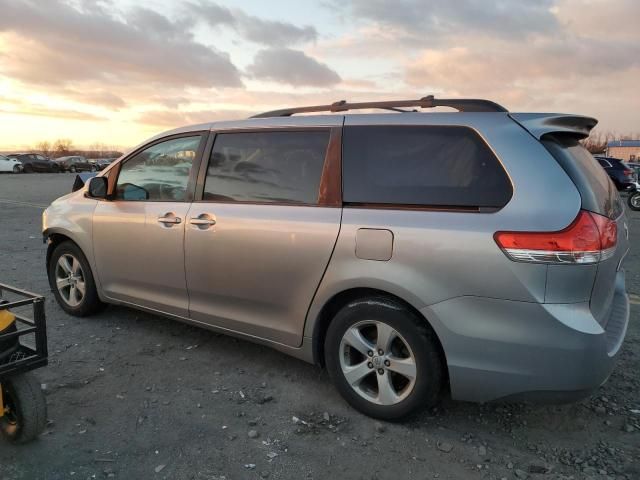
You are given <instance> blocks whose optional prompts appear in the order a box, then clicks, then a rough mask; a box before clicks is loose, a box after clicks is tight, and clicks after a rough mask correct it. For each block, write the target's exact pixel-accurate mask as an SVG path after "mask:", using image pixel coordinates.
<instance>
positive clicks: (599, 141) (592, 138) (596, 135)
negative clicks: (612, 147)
mask: <svg viewBox="0 0 640 480" xmlns="http://www.w3.org/2000/svg"><path fill="white" fill-rule="evenodd" d="M614 140H640V133H636V134H633V135H622V134H620V133H615V132H601V131H599V130H594V131H592V132H591V134H590V135H589V137H587V138H585V139H584V140H582V145H584V147H585V148H586V149H587V150H589V151H590V152H591V153H603V152H604V151H605V150H606V149H607V144H608V143H609V142H611V141H614Z"/></svg>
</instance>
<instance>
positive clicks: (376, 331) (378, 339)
mask: <svg viewBox="0 0 640 480" xmlns="http://www.w3.org/2000/svg"><path fill="white" fill-rule="evenodd" d="M325 361H326V365H327V370H328V372H329V376H330V377H331V379H332V381H333V382H334V384H335V385H336V387H337V388H338V390H339V391H340V393H341V394H342V396H343V397H344V398H345V399H346V400H347V401H348V402H349V403H350V404H351V406H353V407H354V408H355V409H357V410H359V411H360V412H362V413H364V414H366V415H369V416H371V417H375V418H380V419H383V420H395V419H399V418H401V417H404V416H407V415H409V414H411V413H414V412H415V411H417V410H418V409H421V408H424V407H430V406H433V405H435V404H436V403H437V402H438V400H439V398H440V392H441V390H442V383H443V379H444V377H445V376H444V368H445V365H444V362H443V359H442V358H441V354H440V347H439V343H438V341H437V339H436V337H435V334H434V333H433V331H432V330H431V328H430V327H429V326H428V325H427V324H426V323H425V321H424V319H422V318H419V317H418V316H417V315H416V314H415V313H413V312H411V311H410V310H408V309H406V308H404V307H403V306H401V305H399V304H397V303H395V302H393V301H392V300H390V299H387V298H384V297H376V298H368V299H362V300H357V301H354V302H352V303H350V304H348V305H347V306H345V307H344V308H343V309H342V310H340V312H338V314H337V315H336V316H335V318H334V319H333V321H332V322H331V324H330V326H329V329H328V331H327V336H326V341H325Z"/></svg>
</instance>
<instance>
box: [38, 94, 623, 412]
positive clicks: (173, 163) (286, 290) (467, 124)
mask: <svg viewBox="0 0 640 480" xmlns="http://www.w3.org/2000/svg"><path fill="white" fill-rule="evenodd" d="M436 106H439V107H450V108H452V109H454V110H457V111H451V112H446V111H445V112H430V113H426V112H424V111H422V110H424V109H428V108H431V107H436ZM376 109H382V110H389V111H390V112H387V113H369V112H371V111H375V110H376ZM354 110H366V111H365V112H364V113H361V114H345V112H348V111H354ZM313 113H315V115H308V114H313ZM300 114H307V115H300ZM595 124H596V120H595V119H593V118H589V117H584V116H578V115H564V114H543V113H509V112H508V111H507V110H505V109H504V108H503V107H501V106H500V105H498V104H496V103H493V102H490V101H487V100H465V99H462V100H442V99H434V98H433V97H432V96H429V97H424V98H422V99H419V100H408V101H389V102H369V103H347V102H344V101H342V102H337V103H334V104H332V105H322V106H314V107H303V108H294V109H284V110H277V111H273V112H267V113H263V114H260V115H257V116H256V117H253V118H250V119H247V120H240V121H231V122H216V123H208V124H202V125H195V126H190V127H184V128H179V129H176V130H172V131H170V132H166V133H163V134H161V135H158V136H156V137H154V138H152V139H151V140H149V141H147V142H145V143H144V144H142V145H140V146H139V147H137V148H135V149H134V150H133V151H132V152H131V153H129V154H128V155H125V156H124V157H122V158H121V159H119V160H118V161H116V162H114V163H113V164H112V165H110V166H109V167H108V168H107V169H105V170H104V171H103V172H100V173H99V174H98V175H97V176H96V177H94V178H91V179H90V181H89V182H88V183H87V184H86V185H84V186H81V188H80V189H79V190H77V191H75V192H73V193H71V194H69V195H66V196H64V197H62V198H60V199H58V200H56V201H54V202H53V203H52V204H51V206H49V208H47V210H46V211H45V212H44V215H43V233H44V237H45V239H46V241H47V243H48V250H47V271H48V276H49V281H50V284H51V288H52V290H53V292H54V294H55V297H56V299H57V301H58V303H59V304H60V306H61V307H62V308H63V309H64V310H65V311H66V312H68V313H69V314H71V315H76V316H85V315H90V314H92V313H95V312H97V311H98V310H99V309H100V308H101V307H102V306H103V305H104V304H107V303H110V304H120V305H127V306H130V307H133V308H138V309H143V310H146V311H149V312H153V313H157V314H161V315H165V316H168V317H171V318H175V319H177V320H180V321H184V322H187V323H191V324H194V325H198V326H202V327H204V328H210V329H213V330H216V331H220V332H224V333H228V334H230V335H235V336H238V337H241V338H244V339H247V340H250V341H253V342H258V343H261V344H265V345H269V346H271V347H273V348H275V349H278V350H280V351H282V352H285V353H287V354H289V355H292V356H294V357H298V358H301V359H304V360H306V361H308V362H314V363H318V364H321V365H323V366H325V367H326V369H327V370H328V373H329V375H330V377H331V379H332V381H333V382H334V384H335V386H336V388H337V389H338V390H339V391H340V393H341V394H342V395H343V396H344V398H345V399H346V400H347V401H348V402H349V403H350V404H351V405H352V406H353V407H355V408H356V409H358V410H360V411H361V412H364V413H366V414H367V415H371V416H373V417H377V418H381V419H396V418H400V417H402V416H405V415H407V414H409V413H411V412H414V411H415V410H416V409H419V408H423V407H428V406H431V405H434V403H436V402H437V401H438V399H439V398H440V397H441V395H442V394H444V393H449V394H450V395H451V397H452V398H453V399H459V400H468V401H476V402H486V401H490V400H494V399H531V400H536V399H540V400H546V401H560V400H567V399H576V398H580V397H584V396H586V395H588V394H589V393H590V392H592V391H593V390H594V389H596V388H597V387H598V386H599V385H601V384H602V383H603V382H605V381H606V379H607V378H608V376H609V375H610V373H611V371H612V368H613V366H614V361H615V358H616V355H617V353H618V351H619V350H620V347H621V344H622V342H623V339H624V336H625V332H626V329H627V323H628V318H629V302H628V297H627V295H626V293H625V278H624V270H623V269H622V263H623V259H624V257H625V255H626V254H627V251H628V247H629V239H628V227H627V221H626V217H625V213H624V208H623V205H622V203H621V200H620V197H619V195H618V193H617V191H616V188H615V186H614V185H613V183H612V182H611V181H610V180H609V178H608V176H607V174H606V173H605V172H604V170H603V169H602V168H601V167H600V166H599V165H598V163H597V161H596V160H594V158H593V157H592V156H591V155H590V154H589V153H588V152H587V151H586V150H585V149H584V148H583V147H582V146H581V144H580V143H579V140H580V139H582V138H585V137H586V136H587V135H588V134H589V131H590V130H591V129H592V128H593V126H594V125H595ZM81 185H82V183H81Z"/></svg>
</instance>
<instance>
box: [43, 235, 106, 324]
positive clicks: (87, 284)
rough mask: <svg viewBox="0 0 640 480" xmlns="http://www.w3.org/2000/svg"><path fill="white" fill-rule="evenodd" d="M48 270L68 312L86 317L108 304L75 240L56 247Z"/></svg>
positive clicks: (63, 306) (58, 298) (53, 285)
mask: <svg viewBox="0 0 640 480" xmlns="http://www.w3.org/2000/svg"><path fill="white" fill-rule="evenodd" d="M48 274H49V285H50V286H51V290H53V294H54V296H55V297H56V301H57V302H58V304H59V305H60V306H61V307H62V309H63V310H64V311H65V312H67V313H68V314H70V315H73V316H76V317H85V316H87V315H91V314H93V313H96V312H97V311H98V310H100V309H101V308H102V306H103V305H104V304H103V303H102V302H101V301H100V298H99V297H98V292H97V290H96V283H95V280H94V279H93V274H92V273H91V268H90V266H89V262H88V261H87V258H86V257H85V256H84V254H83V253H82V250H80V248H79V247H78V246H77V245H76V244H75V243H73V242H71V241H66V242H62V243H61V244H60V245H58V246H57V247H56V248H55V250H54V251H53V253H52V254H51V258H50V259H49V265H48Z"/></svg>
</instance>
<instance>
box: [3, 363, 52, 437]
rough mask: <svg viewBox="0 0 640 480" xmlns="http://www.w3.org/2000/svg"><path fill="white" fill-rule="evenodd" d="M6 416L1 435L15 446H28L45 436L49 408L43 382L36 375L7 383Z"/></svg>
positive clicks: (4, 391)
mask: <svg viewBox="0 0 640 480" xmlns="http://www.w3.org/2000/svg"><path fill="white" fill-rule="evenodd" d="M1 387H2V399H3V403H4V407H5V410H4V415H3V416H2V417H0V432H1V433H2V436H3V437H4V438H6V439H7V440H9V441H10V442H12V443H26V442H29V441H31V440H34V439H35V438H36V437H37V436H38V435H40V434H41V433H42V431H43V430H44V428H45V426H46V423H47V404H46V401H45V398H44V394H43V393H42V389H41V387H40V382H39V381H38V379H37V378H36V377H35V376H34V375H33V374H32V373H24V374H22V375H17V376H15V377H11V378H10V379H8V380H5V381H3V383H2V385H1Z"/></svg>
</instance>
